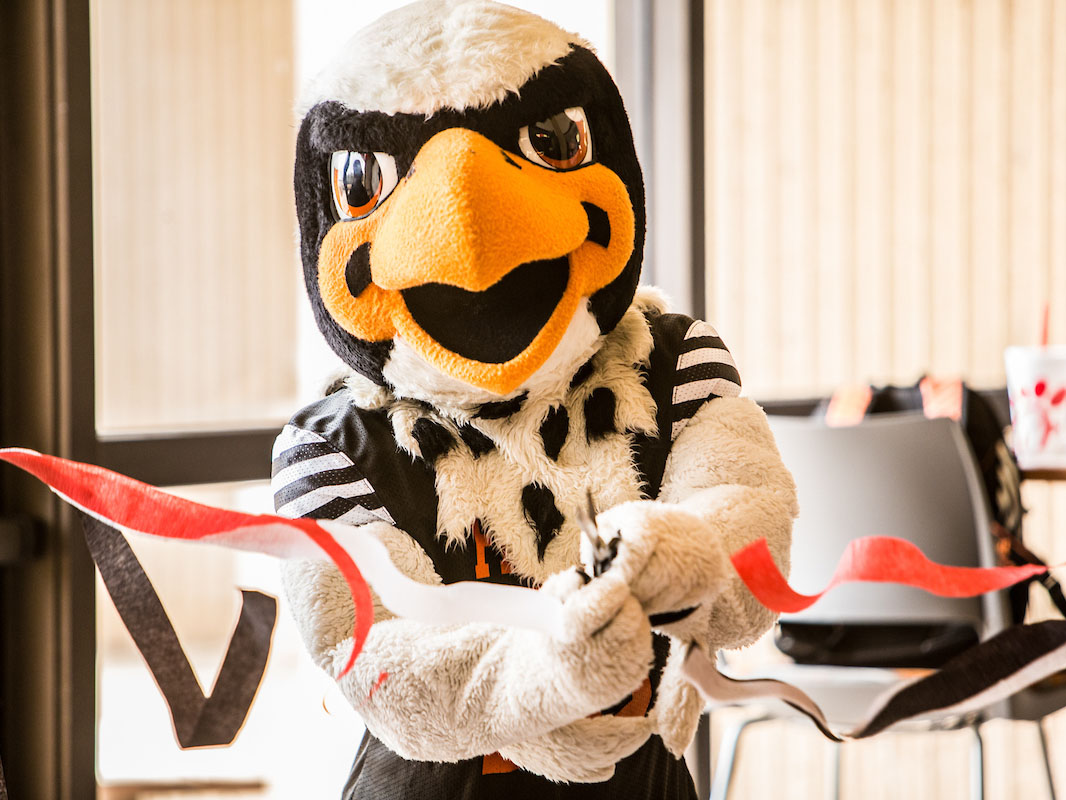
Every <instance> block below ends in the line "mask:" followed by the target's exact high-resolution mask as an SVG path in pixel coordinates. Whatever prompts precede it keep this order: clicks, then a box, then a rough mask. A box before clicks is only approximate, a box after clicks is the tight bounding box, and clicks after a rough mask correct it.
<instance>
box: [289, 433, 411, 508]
mask: <svg viewBox="0 0 1066 800" xmlns="http://www.w3.org/2000/svg"><path fill="white" fill-rule="evenodd" d="M271 473H272V478H271V488H272V490H273V492H274V508H275V509H276V511H277V513H278V514H279V515H281V516H283V517H292V518H296V517H312V518H314V519H331V520H337V521H339V522H346V523H349V524H355V525H359V524H364V523H367V522H373V521H375V520H382V521H384V522H388V523H390V524H395V520H394V519H393V518H392V515H391V514H389V511H388V509H386V508H385V506H384V504H383V503H382V502H381V500H380V499H379V498H378V495H377V493H376V492H375V491H374V487H373V486H372V485H371V484H370V481H369V480H367V478H366V476H365V475H363V474H362V472H361V471H360V470H359V468H358V467H357V466H356V465H355V463H354V462H353V461H352V459H351V457H350V456H348V455H347V454H346V453H343V452H341V451H340V450H339V449H337V448H336V447H335V446H334V445H333V444H331V443H330V442H329V441H327V440H326V438H325V437H323V436H322V435H321V434H319V433H317V432H315V431H310V430H306V429H304V428H300V427H298V426H296V425H293V424H291V423H290V424H288V425H286V426H285V427H284V428H283V429H282V431H281V433H280V434H279V435H278V438H277V440H276V441H275V442H274V451H273V462H272V464H271Z"/></svg>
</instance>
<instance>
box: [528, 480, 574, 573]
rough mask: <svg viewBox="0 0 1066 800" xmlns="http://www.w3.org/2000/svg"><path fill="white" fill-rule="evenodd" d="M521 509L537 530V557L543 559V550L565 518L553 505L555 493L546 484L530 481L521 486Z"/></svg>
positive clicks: (556, 533) (557, 532)
mask: <svg viewBox="0 0 1066 800" xmlns="http://www.w3.org/2000/svg"><path fill="white" fill-rule="evenodd" d="M522 511H523V512H524V513H525V515H526V521H527V522H529V524H530V525H531V526H532V528H533V530H535V531H536V532H537V557H538V558H539V559H541V560H542V561H543V560H544V551H545V550H547V549H548V545H549V544H551V543H552V540H553V539H555V537H556V536H558V535H559V531H560V530H562V527H563V522H564V521H565V518H564V517H563V513H562V512H561V511H560V510H559V508H558V506H556V505H555V495H554V494H552V490H551V489H549V488H548V487H547V486H542V485H541V484H539V483H531V484H529V485H528V486H524V487H523V488H522Z"/></svg>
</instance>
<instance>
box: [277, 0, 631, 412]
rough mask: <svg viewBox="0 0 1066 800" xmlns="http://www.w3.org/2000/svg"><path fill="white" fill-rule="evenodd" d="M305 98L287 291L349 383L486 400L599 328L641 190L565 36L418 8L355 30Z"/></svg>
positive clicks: (617, 300) (479, 3) (620, 271)
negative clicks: (351, 372) (311, 319)
mask: <svg viewBox="0 0 1066 800" xmlns="http://www.w3.org/2000/svg"><path fill="white" fill-rule="evenodd" d="M308 95H309V96H307V97H306V98H305V102H304V107H305V108H307V109H308V110H307V112H306V115H305V116H304V118H303V122H302V124H301V126H300V132H299V137H298V141H297V152H296V175H295V185H296V205H297V212H298V215H299V222H300V238H301V254H302V259H303V268H304V275H305V278H306V284H307V291H308V293H309V295H310V297H311V303H312V306H313V307H314V313H315V318H316V321H317V323H318V326H319V328H320V329H321V330H322V332H323V334H324V335H325V337H326V339H327V341H328V342H329V344H330V345H331V346H332V348H333V349H334V350H335V351H336V352H337V354H338V355H340V357H341V358H342V359H343V360H344V361H345V362H347V363H348V364H349V365H350V366H351V367H353V368H354V369H355V370H357V371H358V372H360V373H362V374H363V375H364V376H366V377H367V378H369V379H370V380H372V381H374V382H376V383H378V384H381V385H388V386H391V387H392V388H393V389H394V390H397V391H398V392H399V393H401V394H406V395H408V396H416V397H417V396H419V395H420V394H421V395H422V396H425V395H426V394H427V392H425V391H422V392H420V391H419V387H420V386H421V387H425V386H438V387H446V391H451V392H456V391H459V390H460V389H461V388H468V389H469V390H470V392H471V394H472V396H478V395H480V396H484V395H486V394H488V395H493V396H506V395H509V394H512V393H514V392H516V391H518V390H520V389H522V388H523V387H524V386H526V385H528V384H529V382H530V381H531V380H533V379H535V376H536V375H538V374H539V373H543V372H544V371H545V370H551V371H553V372H565V371H567V370H570V369H576V368H577V367H578V366H580V363H581V362H582V361H583V360H584V359H585V358H587V357H588V354H589V352H590V348H591V347H592V346H593V345H594V343H595V341H596V340H597V339H598V337H600V336H601V335H602V334H605V333H607V332H608V331H610V330H611V329H612V328H614V327H615V325H616V324H617V323H618V321H619V319H620V318H621V317H622V314H623V313H624V312H625V310H626V308H627V307H628V306H629V304H630V302H631V300H632V298H633V294H634V291H635V289H636V284H637V278H638V274H639V271H640V261H641V252H642V248H643V242H644V189H643V183H642V180H641V174H640V168H639V166H638V164H637V159H636V154H635V152H634V147H633V137H632V133H631V131H630V127H629V121H628V119H627V117H626V113H625V109H624V108H623V106H622V100H621V98H620V97H619V95H618V90H617V89H616V87H615V85H614V83H613V82H612V80H611V78H610V76H609V75H608V73H607V71H606V70H605V69H604V67H603V65H602V64H601V63H600V62H599V60H598V59H597V58H596V56H595V55H593V53H592V52H591V50H590V49H589V48H588V46H587V45H585V44H584V43H583V42H582V41H581V40H579V39H578V38H577V37H575V36H573V35H571V34H568V33H566V32H565V31H563V30H562V29H560V28H559V27H557V26H556V25H554V24H552V23H550V22H547V21H546V20H543V19H541V18H540V17H537V16H535V15H533V14H529V13H527V12H525V11H520V10H518V9H515V8H512V7H510V6H506V5H502V4H499V3H495V2H491V1H490V0H423V1H422V2H418V3H414V4H412V5H409V6H405V7H404V8H401V9H399V10H398V11H395V12H393V13H391V14H387V15H385V16H384V17H382V18H381V19H380V20H378V21H377V22H376V23H374V24H373V25H371V26H370V27H368V28H366V29H365V30H363V31H361V32H359V33H357V34H356V35H355V36H354V37H353V38H352V39H351V40H350V41H349V42H348V43H347V45H346V46H345V47H344V48H343V50H342V51H341V52H340V53H339V54H338V56H337V57H335V58H334V59H333V61H332V62H331V63H330V64H329V65H328V66H327V67H326V69H325V70H324V71H323V72H322V73H321V74H320V75H319V76H318V77H317V78H316V79H315V80H314V81H312V83H311V85H310V87H309V92H308ZM571 362H573V363H571ZM457 387H458V388H457ZM428 394H429V396H430V397H431V396H432V392H428Z"/></svg>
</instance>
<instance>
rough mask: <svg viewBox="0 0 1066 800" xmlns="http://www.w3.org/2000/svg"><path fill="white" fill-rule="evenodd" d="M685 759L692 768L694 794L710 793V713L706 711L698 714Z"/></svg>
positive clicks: (702, 795)
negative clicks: (698, 719)
mask: <svg viewBox="0 0 1066 800" xmlns="http://www.w3.org/2000/svg"><path fill="white" fill-rule="evenodd" d="M689 756H691V758H689ZM686 760H688V762H689V767H690V768H691V770H692V782H693V783H694V784H696V796H697V797H701V798H705V797H708V796H709V795H710V793H711V714H710V712H708V711H704V712H703V713H702V714H700V721H699V724H698V725H697V726H696V735H695V736H694V737H693V739H692V744H691V745H690V746H689V751H688V753H686Z"/></svg>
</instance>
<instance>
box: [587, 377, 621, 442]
mask: <svg viewBox="0 0 1066 800" xmlns="http://www.w3.org/2000/svg"><path fill="white" fill-rule="evenodd" d="M616 404H617V401H616V400H615V396H614V392H612V391H611V390H610V389H608V388H607V387H606V386H601V387H600V388H598V389H595V390H593V392H592V394H590V395H589V396H588V397H587V398H585V433H586V435H587V437H588V440H589V441H590V442H591V441H593V440H594V439H602V438H603V437H604V436H606V435H607V434H609V433H614V432H615V425H614V410H615V406H616Z"/></svg>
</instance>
